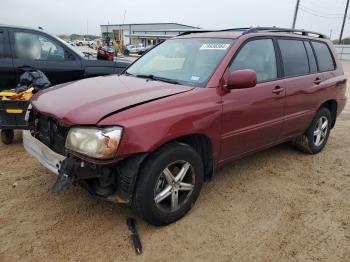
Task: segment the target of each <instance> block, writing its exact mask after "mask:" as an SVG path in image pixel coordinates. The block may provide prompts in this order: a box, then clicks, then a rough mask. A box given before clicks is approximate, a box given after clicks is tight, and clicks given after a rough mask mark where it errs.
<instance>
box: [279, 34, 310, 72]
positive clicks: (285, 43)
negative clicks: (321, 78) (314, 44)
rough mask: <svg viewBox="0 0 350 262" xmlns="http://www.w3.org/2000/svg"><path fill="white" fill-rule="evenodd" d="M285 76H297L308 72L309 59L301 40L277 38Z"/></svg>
mask: <svg viewBox="0 0 350 262" xmlns="http://www.w3.org/2000/svg"><path fill="white" fill-rule="evenodd" d="M278 45H279V47H280V50H281V54H282V60H283V68H284V75H285V76H287V77H288V76H299V75H305V74H308V73H309V72H310V69H309V61H308V58H307V54H306V50H305V47H304V44H303V42H302V41H298V40H285V39H279V40H278Z"/></svg>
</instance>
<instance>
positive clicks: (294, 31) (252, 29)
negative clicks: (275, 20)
mask: <svg viewBox="0 0 350 262" xmlns="http://www.w3.org/2000/svg"><path fill="white" fill-rule="evenodd" d="M238 29H242V28H238ZM222 31H237V28H233V29H225V30H222ZM257 32H273V33H292V34H301V35H306V36H310V35H314V36H316V37H318V38H327V36H326V35H324V34H320V33H317V32H312V31H307V30H302V29H291V28H280V27H250V28H247V29H246V30H245V31H244V32H243V33H242V34H243V35H246V34H249V33H257Z"/></svg>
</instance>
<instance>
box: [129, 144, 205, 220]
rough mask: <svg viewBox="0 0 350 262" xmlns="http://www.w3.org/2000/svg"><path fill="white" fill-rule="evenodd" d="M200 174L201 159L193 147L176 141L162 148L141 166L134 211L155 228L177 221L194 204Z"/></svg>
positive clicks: (200, 183)
mask: <svg viewBox="0 0 350 262" xmlns="http://www.w3.org/2000/svg"><path fill="white" fill-rule="evenodd" d="M203 174H204V172H203V164H202V161H201V158H200V156H199V155H198V153H197V152H196V151H195V150H194V149H193V148H192V147H190V146H188V145H186V144H182V143H178V142H173V143H170V144H167V145H165V146H163V147H161V148H160V149H158V150H157V151H155V152H154V153H152V154H151V155H150V156H149V157H148V158H147V160H146V161H145V163H143V165H142V167H141V171H140V174H139V181H138V183H137V187H136V192H135V196H134V199H133V210H134V211H135V212H136V213H137V215H138V216H140V217H142V218H143V219H144V220H146V221H147V222H148V223H150V224H153V225H156V226H164V225H168V224H170V223H172V222H175V221H177V220H179V219H180V218H182V217H183V216H184V215H185V214H186V213H187V212H188V211H189V210H190V209H191V208H192V206H193V205H194V203H195V202H196V200H197V198H198V196H199V192H200V190H201V188H202V183H203Z"/></svg>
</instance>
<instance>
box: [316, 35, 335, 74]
mask: <svg viewBox="0 0 350 262" xmlns="http://www.w3.org/2000/svg"><path fill="white" fill-rule="evenodd" d="M312 46H313V47H314V50H315V53H316V58H317V61H318V67H319V69H320V71H321V72H323V71H331V70H334V69H335V65H334V60H333V57H332V54H331V52H330V51H329V48H328V46H327V45H326V44H325V43H321V42H315V41H313V42H312Z"/></svg>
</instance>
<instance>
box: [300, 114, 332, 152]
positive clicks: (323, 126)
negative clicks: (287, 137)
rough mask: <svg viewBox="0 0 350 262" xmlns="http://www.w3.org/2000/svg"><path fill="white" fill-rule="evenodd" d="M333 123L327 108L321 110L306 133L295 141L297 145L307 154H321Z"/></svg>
mask: <svg viewBox="0 0 350 262" xmlns="http://www.w3.org/2000/svg"><path fill="white" fill-rule="evenodd" d="M331 123H332V117H331V113H330V111H329V110H328V109H327V108H325V107H323V108H321V109H320V110H318V112H317V113H316V116H315V118H314V119H313V121H312V123H311V125H310V126H309V128H308V129H307V130H306V132H305V133H304V134H303V135H302V136H300V137H297V138H296V139H295V140H294V143H295V145H296V146H297V147H298V148H299V149H300V150H301V151H303V152H305V153H309V154H317V153H319V152H321V151H322V150H323V148H324V147H325V145H326V143H327V141H328V137H329V134H330V131H331Z"/></svg>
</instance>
